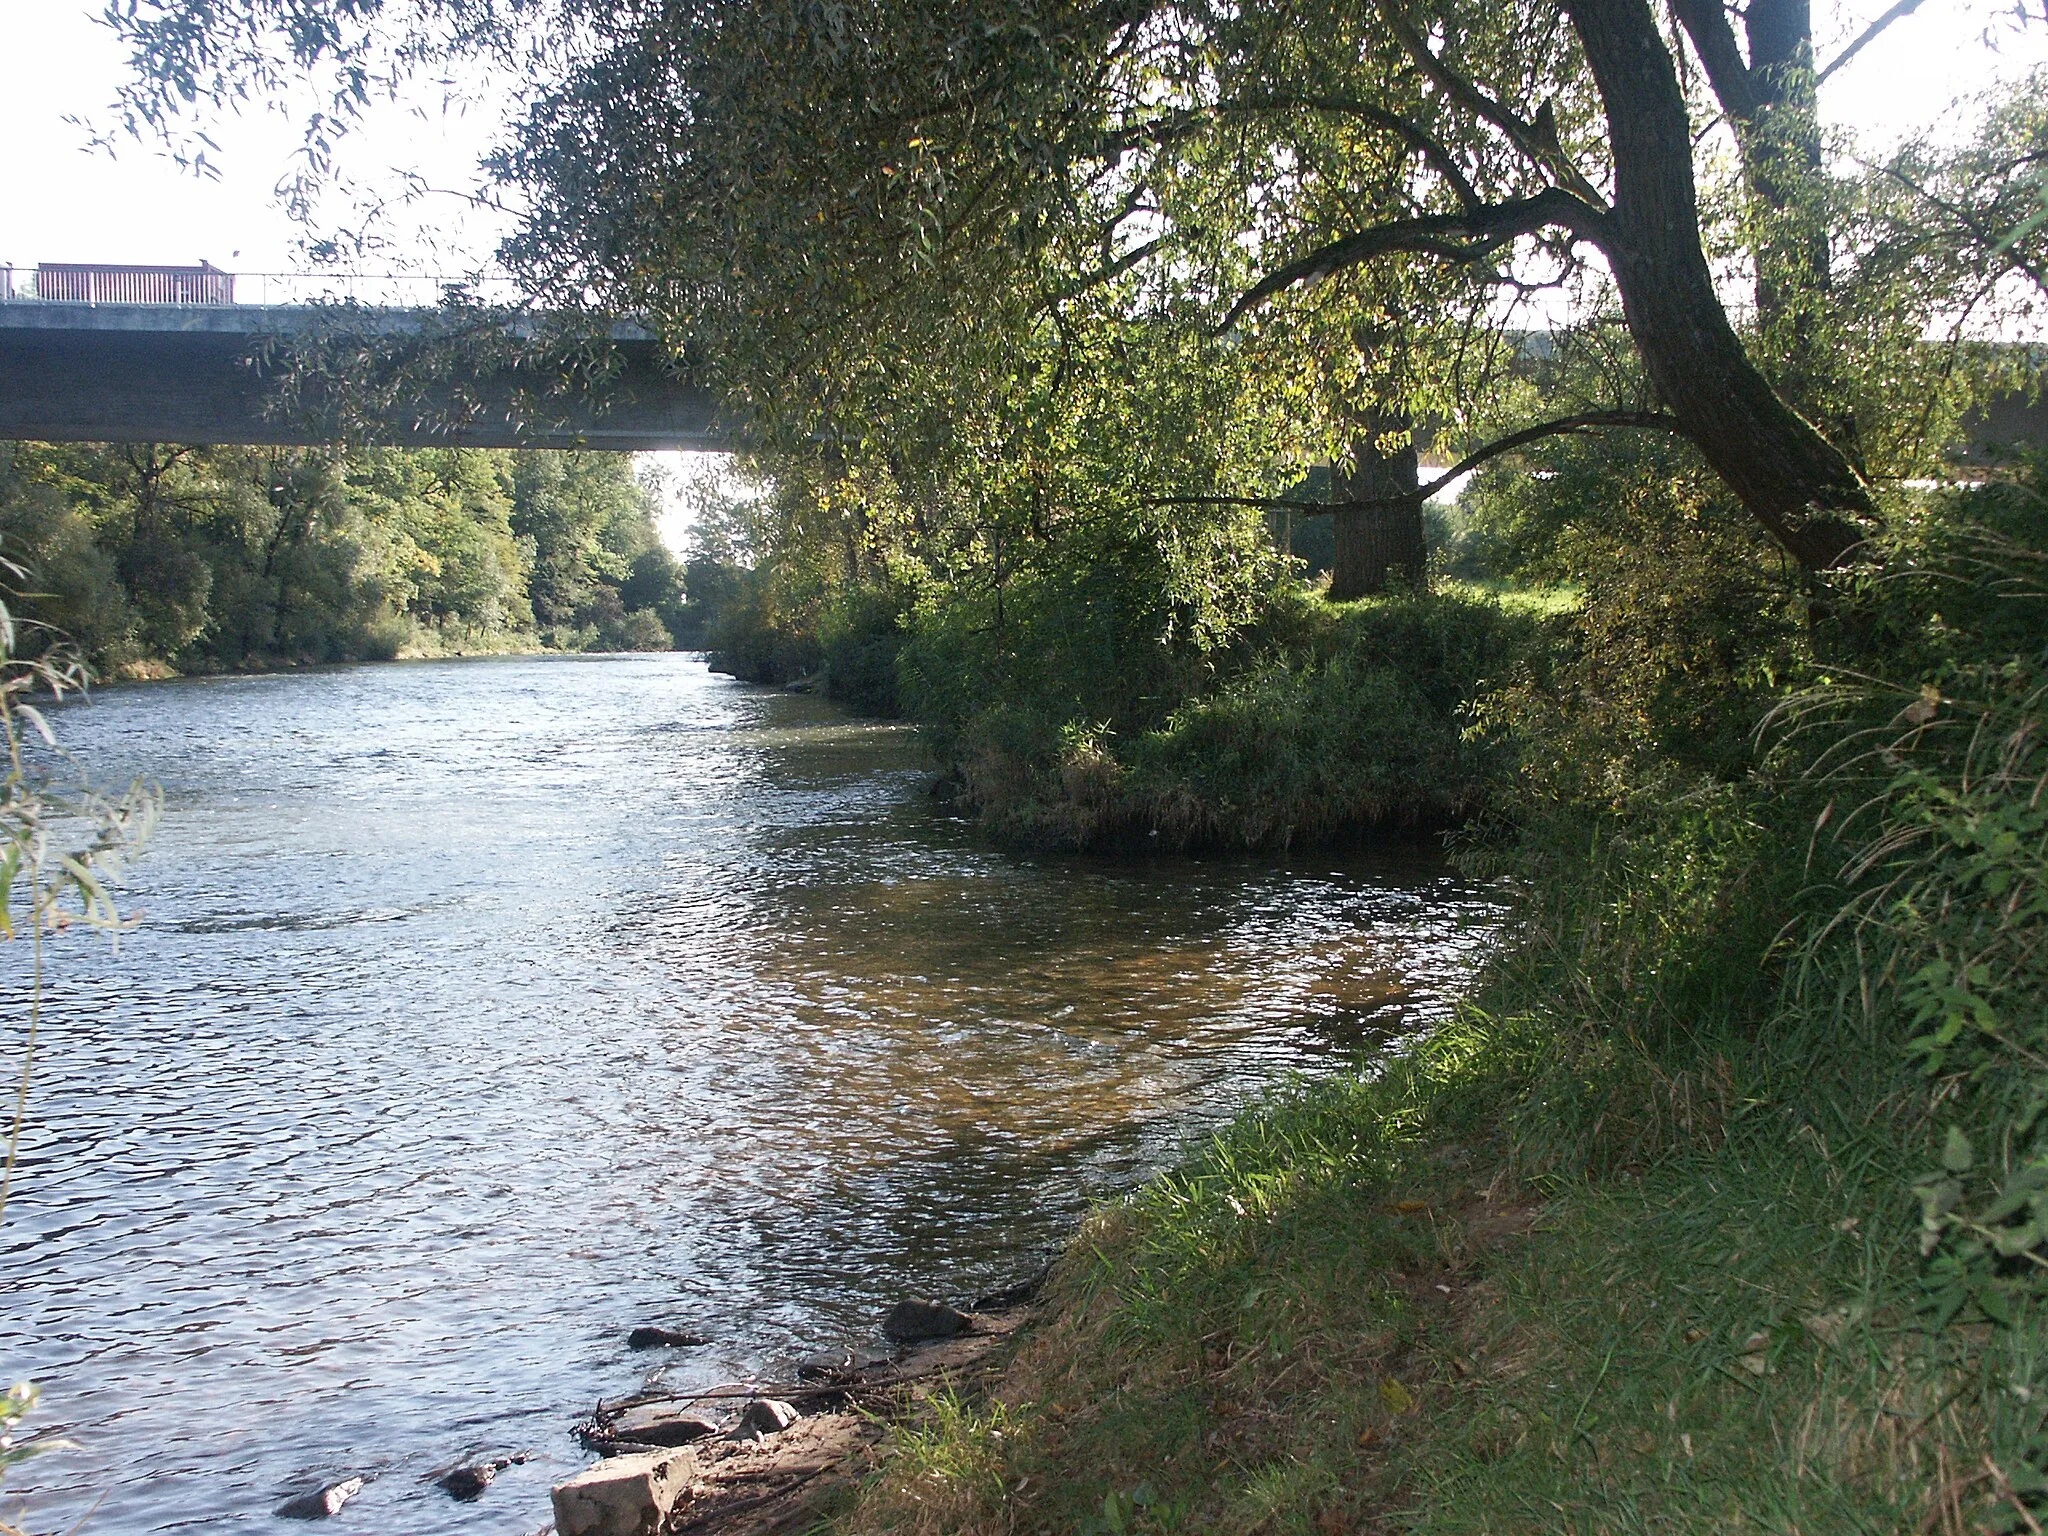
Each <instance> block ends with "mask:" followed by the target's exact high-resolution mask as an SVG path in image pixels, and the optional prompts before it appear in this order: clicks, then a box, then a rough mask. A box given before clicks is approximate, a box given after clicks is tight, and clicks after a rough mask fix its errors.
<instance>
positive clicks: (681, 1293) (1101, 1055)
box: [0, 657, 1497, 1536]
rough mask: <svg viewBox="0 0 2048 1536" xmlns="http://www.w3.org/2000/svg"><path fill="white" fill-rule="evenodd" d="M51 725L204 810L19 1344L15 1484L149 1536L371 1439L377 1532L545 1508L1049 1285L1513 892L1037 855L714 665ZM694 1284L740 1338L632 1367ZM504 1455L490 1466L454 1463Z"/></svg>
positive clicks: (162, 855) (52, 1224)
mask: <svg viewBox="0 0 2048 1536" xmlns="http://www.w3.org/2000/svg"><path fill="white" fill-rule="evenodd" d="M63 727H64V730H65V733H66V735H67V738H68V742H69V744H70V745H71V746H73V748H74V749H75V750H77V751H78V752H79V754H80V755H81V757H82V758H83V760H84V761H85V763H86V764H87V765H88V766H90V767H91V768H92V769H93V770H94V771H95V773H96V774H97V775H99V776H100V777H102V778H107V779H113V778H122V777H125V776H126V775H128V774H129V773H131V772H136V771H143V772H147V773H150V774H152V775H153V776H155V777H157V778H159V779H160V780H162V781H163V783H164V785H165V788H166V791H167V796H168V802H169V808H168V813H167V818H166V826H165V830H164V832H163V834H162V836H161V838H160V841H159V844H158V846H157V848H156V849H155V850H154V851H153V853H152V855H151V856H150V858H149V860H148V861H147V862H146V863H145V864H144V865H143V866H142V868H141V870H140V872H139V876H138V881H137V884H136V887H135V889H134V891H133V893H132V894H133V900H134V902H135V904H136V905H138V906H139V907H141V908H142V909H143V910H144V911H145V913H146V920H145V923H144V925H143V927H142V928H141V929H140V930H138V931H137V932H136V933H135V934H134V935H132V936H131V937H130V938H129V939H128V940H127V941H125V942H124V943H123V945H122V947H121V949H120V951H119V953H118V954H115V955H108V954H105V953H104V952H102V951H100V950H97V949H94V948H91V947H90V946H88V945H82V944H80V945H73V944H67V945H66V946H65V950H64V953H63V954H62V956H61V959H60V964H59V966H58V969H57V974H56V977H55V981H54V988H53V993H52V997H51V1003H50V1023H49V1027H48V1032H47V1034H46V1036H45V1047H44V1052H43V1054H42V1057H41V1065H40V1068H39V1075H38V1079H37V1084H36V1090H35V1098H34V1109H35V1123H34V1126H33V1128H32V1132H31V1135H30V1138H29V1140H28V1143H27V1145H26V1147H25V1150H24V1168H23V1175H22V1179H21V1183H20V1194H19V1198H18V1203H17V1204H16V1205H15V1207H14V1208H13V1209H11V1210H10V1211H9V1212H8V1213H7V1223H6V1226H5V1228H4V1230H0V1247H4V1248H5V1250H6V1260H5V1262H6V1263H7V1266H8V1268H7V1276H8V1285H9V1292H10V1305H9V1307H8V1308H7V1309H6V1311H5V1314H4V1315H0V1368H4V1369H6V1370H7V1371H8V1372H10V1373H12V1374H13V1375H15V1376H30V1377H33V1378H35V1379H37V1380H39V1381H41V1382H43V1383H44V1384H45V1386H46V1391H47V1396H46V1404H47V1406H48V1412H47V1414H46V1422H51V1423H54V1422H58V1421H61V1422H62V1423H63V1425H64V1427H65V1429H66V1431H67V1432H68V1433H69V1434H70V1436H71V1437H72V1438H74V1439H76V1440H78V1441H79V1442H80V1444H81V1446H82V1449H80V1450H78V1451H75V1452H68V1453H63V1454H61V1455H56V1456H51V1457H47V1458H44V1459H43V1460H41V1461H39V1462H36V1463H33V1464H31V1465H30V1466H29V1467H28V1468H26V1469H25V1472H26V1476H20V1475H18V1481H17V1482H16V1483H15V1484H13V1485H11V1486H10V1490H9V1492H10V1494H11V1495H23V1496H26V1497H27V1499H28V1500H29V1504H30V1508H31V1510H32V1511H33V1513H34V1516H35V1518H36V1520H37V1521H38V1522H39V1524H41V1525H45V1526H52V1527H55V1526H61V1525H63V1524H65V1523H67V1522H68V1521H70V1520H72V1519H74V1518H76V1517H77V1516H78V1515H79V1514H81V1513H83V1512H84V1510H85V1509H86V1508H88V1507H89V1506H90V1505H91V1504H92V1503H93V1502H94V1501H95V1500H102V1501H103V1502H101V1503H100V1504H99V1509H98V1512H97V1513H96V1514H95V1515H94V1516H93V1519H92V1523H91V1525H90V1527H89V1529H91V1530H94V1531H99V1532H107V1533H115V1536H122V1533H132V1532H143V1531H157V1530H170V1529H178V1528H182V1527H185V1526H189V1525H195V1524H196V1525H203V1526H205V1527H206V1528H208V1529H212V1528H215V1527H231V1526H246V1527H262V1528H268V1527H269V1526H270V1525H271V1524H272V1517H271V1515H270V1513H269V1512H270V1509H271V1507H272V1505H273V1504H274V1503H275V1501H276V1499H277V1498H278V1497H279V1496H280V1495H281V1494H282V1493H283V1492H285V1491H288V1490H290V1489H292V1488H294V1487H296V1486H300V1485H301V1484H303V1482H304V1481H305V1480H307V1479H308V1478H317V1477H318V1476H320V1475H322V1474H325V1473H330V1472H331V1473H336V1474H339V1473H344V1472H365V1471H368V1472H374V1473H376V1474H377V1479H376V1481H374V1482H373V1483H372V1484H371V1486H370V1487H369V1488H368V1489H367V1490H366V1491H365V1492H364V1493H363V1494H362V1495H361V1496H360V1498H359V1499H358V1500H357V1501H356V1502H354V1503H352V1504H351V1505H350V1506H349V1517H350V1518H351V1519H353V1520H354V1522H355V1523H356V1524H357V1525H358V1526H359V1527H360V1528H363V1529H377V1530H396V1529H404V1530H407V1531H409V1532H418V1533H434V1532H444V1531H446V1532H453V1531H471V1530H476V1531H481V1530H486V1529H488V1530H493V1531H502V1530H505V1529H508V1528H513V1527H520V1528H531V1527H533V1526H536V1525H538V1524H539V1523H540V1522H541V1521H542V1520H544V1519H545V1514H546V1508H545V1504H546V1494H545V1490H546V1486H547V1484H548V1482H549V1481H551V1480H553V1479H555V1478H558V1477H559V1476H560V1475H561V1474H562V1473H563V1472H565V1471H566V1470H567V1469H569V1468H571V1467H573V1466H575V1465H578V1464H580V1460H581V1458H580V1456H579V1454H578V1452H577V1451H576V1448H575V1447H574V1446H573V1444H571V1443H570V1441H569V1440H568V1438H567V1435H566V1432H565V1431H566V1426H567V1424H568V1422H569V1420H570V1419H571V1418H572V1417H573V1416H574V1415H575V1414H576V1413H577V1412H579V1411H580V1410H582V1409H584V1408H586V1407H587V1406H588V1405H589V1403H590V1401H591V1400H592V1399H594V1398H596V1397H598V1396H600V1395H612V1396H616V1395H618V1394H620V1393H622V1392H624V1391H626V1390H629V1389H631V1388H633V1387H635V1386H637V1385H638V1384H639V1383H640V1382H641V1381H642V1380H643V1379H644V1378H645V1376H646V1374H647V1373H648V1371H649V1370H650V1369H654V1370H658V1371H666V1372H667V1379H668V1380H670V1381H673V1382H683V1383H688V1382H696V1381H703V1380H708V1379H710V1378H713V1377H720V1376H726V1375H730V1374H734V1373H738V1372H744V1371H750V1370H766V1369H775V1368H777V1367H778V1366H779V1365H781V1364H782V1363H784V1362H786V1360H787V1358H788V1357H789V1356H790V1355H792V1354H794V1353H797V1352H800V1351H803V1350H805V1349H807V1348H810V1347H813V1346H816V1345H820V1344H824V1343H828V1342H835V1341H840V1340H847V1341H852V1340H857V1339H864V1338H866V1337H868V1336H870V1335H871V1332H872V1329H873V1325H874V1321H875V1319H876V1318H877V1317H878V1316H879V1314H880V1312H881V1311H882V1310H883V1308H884V1307H885V1306H886V1305H887V1303H888V1302H890V1301H891V1300H893V1299H895V1298H896V1297H897V1296H899V1295H901V1294H902V1293H904V1292H905V1291H909V1290H928V1291H932V1292H935V1293H938V1294H941V1295H948V1296H968V1295H972V1294H973V1293H974V1292H976V1291H977V1290H981V1289H986V1288H988V1287H989V1286H991V1285H993V1284H996V1283H999V1282H1001V1281H1004V1280H1007V1279H1009V1278H1011V1277H1013V1276H1014V1275H1015V1274H1016V1273H1017V1272H1018V1271H1019V1270H1021V1269H1023V1268H1025V1267H1028V1266H1029V1265H1030V1264H1031V1263H1032V1262H1034V1260H1035V1258H1036V1256H1037V1255H1039V1254H1041V1253H1042V1252H1043V1251H1044V1250H1046V1249H1047V1248H1049V1247H1051V1246H1052V1245H1054V1244H1056V1243H1057V1242H1058V1241H1059V1239H1060V1237H1061V1236H1062V1234H1063V1233H1064V1232H1065V1231H1067V1230H1068V1229H1069V1228H1070V1226H1071V1224H1072V1222H1073V1221H1074V1220H1076V1219H1077V1218H1078V1217H1079V1215H1080V1214H1081V1213H1082V1212H1083V1211H1085V1210H1086V1208H1087V1207H1088V1206H1089V1205H1090V1204H1092V1203H1094V1202H1096V1201H1098V1200H1100V1199H1102V1198H1104V1197H1105V1196H1108V1195H1112V1194H1114V1193H1116V1192H1118V1191H1120V1190H1123V1189H1126V1188H1128V1187H1130V1186H1131V1185H1132V1184H1133V1183H1135V1182H1136V1181H1137V1180H1139V1179H1141V1178H1143V1177H1144V1176H1145V1175H1146V1173H1148V1172H1149V1171H1151V1170H1153V1169H1155V1168H1157V1167H1158V1166H1159V1165H1160V1164H1161V1162H1162V1161H1164V1160H1165V1159H1167V1158H1168V1157H1170V1156H1171V1155H1172V1153H1173V1150H1174V1148H1175V1147H1176V1146H1178V1145H1180V1144H1181V1142H1182V1141H1183V1139H1184V1138H1186V1137H1188V1136H1190V1135H1195V1134H1199V1133H1200V1132H1201V1130H1202V1129H1203V1128H1204V1127H1206V1126H1211V1125H1214V1124H1215V1123H1217V1122H1218V1121H1219V1120H1220V1119H1221V1118H1222V1117H1224V1116H1226V1115H1227V1114H1229V1113H1230V1112H1231V1110H1232V1109H1233V1108H1234V1107H1236V1106H1238V1105H1240V1104H1242V1103H1243V1102H1244V1101H1245V1100H1246V1099H1247V1098H1249V1097H1250V1096H1252V1095H1254V1094H1255V1093H1257V1092H1258V1091H1259V1089H1260V1088H1261V1087H1262V1085H1266V1084H1269V1083H1272V1082H1274V1081H1276V1080H1278V1079H1280V1078H1282V1077H1283V1076H1285V1075H1287V1074H1289V1073H1295V1072H1304V1071H1311V1072H1312V1071H1317V1070H1324V1069H1327V1068H1328V1067H1330V1066H1331V1065H1333V1064H1341V1063H1343V1062H1346V1061H1349V1060H1353V1059H1355V1058H1357V1057H1358V1056H1360V1055H1361V1054H1367V1053H1370V1052H1373V1051H1375V1050H1380V1049H1384V1048H1385V1047H1386V1045H1387V1044H1388V1043H1389V1042H1392V1041H1397V1040H1398V1039H1399V1038H1400V1037H1402V1036H1404V1035H1406V1034H1409V1033H1412V1032H1414V1031H1417V1030H1420V1029H1424V1028H1426V1027H1427V1026H1428V1024H1429V1021H1430V1020H1431V1019H1432V1018H1435V1017H1438V1016H1440V1015H1441V1014H1442V1012H1443V1011H1444V1009H1445V1008H1446V1007H1447V999H1448V998H1449V997H1450V996H1451V995H1452V994H1453V993H1454V992H1455V990H1456V989H1457V987H1458V986H1459V985H1460V984H1461V982H1462V980H1463V978H1464V977H1465V976H1467V975H1468V974H1469V972H1470V969H1471V967H1472V965H1473V964H1474V963H1475V962H1476V960H1477V958H1478V956H1479V954H1480V952H1481V951H1482V949H1483V947H1484V945H1485V944H1486V942H1487V936H1488V933H1489V929H1490V925H1491V923H1492V922H1493V921H1494V920H1495V918H1496V915H1497V914H1496V909H1495V906H1494V904H1493V903H1492V902H1491V901H1490V899H1489V898H1488V897H1487V896H1486V895H1485V894H1484V893H1483V892H1480V891H1476V890H1474V889H1472V888H1470V887H1469V886H1467V885H1465V884H1463V883H1461V882H1459V881H1458V880H1456V879H1454V878H1452V877H1451V876H1450V875H1449V874H1447V873H1446V872H1445V871H1444V870H1443V869H1442V868H1441V867H1439V866H1437V865H1435V864H1433V863H1431V862H1430V861H1428V860H1425V859H1417V858H1414V857H1402V858H1397V859H1382V860H1374V859H1370V858H1350V857H1347V858H1343V859H1336V860H1332V859H1306V860H1296V861H1293V862H1291V863H1279V862H1272V861H1253V860H1244V861H1220V862H1194V861H1184V860H1156V861H1136V862H1125V863H1116V862H1105V861H1091V860H1083V859H1031V860H1018V859H1009V858H1005V857H1002V856H1000V855H998V854H995V853H993V852H991V851H989V850H988V849H986V848H984V847H981V846H979V845H977V844H976V843H975V842H974V841H973V839H972V837H971V835H970V834H969V832H968V831H967V829H965V828H963V827H962V826H960V825H959V824H958V823H957V822H953V821H949V820H947V819H945V818H943V817H941V816H939V815H936V814H935V813H934V812H933V811H932V809H931V808H930V805H929V802H928V801H927V799H926V797H925V795H924V789H925V787H926V783H927V781H928V773H927V771H926V770H925V768H924V767H923V765H922V764H921V762H920V759H919V756H918V749H917V744H916V741H915V738H914V736H913V734H912V733H911V732H909V731H907V730H906V729H904V728H902V727H900V726H892V725H877V724H867V723H860V722H851V721H847V720H845V719H843V718H842V717H840V716H839V715H837V714H836V713H835V712H834V711H833V710H832V709H831V708H830V707H829V706H827V705H825V704H823V703H821V702H820V701H817V700H815V699H809V698H803V697H798V696H791V695H785V694H779V693H770V692H765V691H761V690H754V689H748V688H743V687H741V686H739V685H736V684H733V683H730V682H728V681H726V680H723V679H718V678H713V677H711V676H710V675H709V674H707V673H706V672H705V670H704V668H703V666H702V664H701V663H700V662H697V661H695V660H692V659H689V658H684V657H614V658H604V659H563V658H518V659H507V660H502V661H488V662H462V663H436V664H419V665H410V666H404V667H382V668H374V667H373V668H356V669H338V670H332V671H322V672H317V673H304V674H295V675H289V676H279V677H268V678H253V679H216V680H209V681H205V682H198V683H181V684H167V685H157V686H153V687H150V688H147V689H135V690H119V691H115V692H111V693H109V694H107V695H105V696H103V697H102V698H100V699H98V700H97V701H95V702H94V703H92V704H91V705H90V706H88V707H86V708H84V709H80V710H75V711H72V712H69V713H68V714H67V715H66V716H65V718H64V721H63ZM0 960H4V961H6V962H7V963H9V964H15V963H16V962H17V960H18V957H17V956H14V955H8V954H4V953H0ZM19 980H20V978H19V971H18V967H17V971H16V972H15V974H14V979H13V981H12V983H11V985H12V986H13V988H14V996H13V997H12V998H11V1001H12V1002H13V1003H14V1005H15V1006H16V1009H17V1012H18V1009H19V1006H20V1003H21V1002H22V998H21V995H20V992H19ZM656 1320H662V1321H684V1322H687V1323H689V1324H690V1325H691V1326H692V1327H694V1328H697V1329H700V1330H702V1331H703V1332H705V1333H707V1334H710V1335H711V1336H712V1337H714V1338H715V1340H716V1341H717V1342H716V1343H715V1344H714V1345H712V1346H710V1347H708V1348H706V1349H703V1350H700V1351H694V1352H686V1353H681V1354H678V1355H676V1356H674V1357H673V1358H671V1359H669V1360H667V1361H665V1362H664V1361H651V1360H650V1359H649V1358H648V1357H646V1356H637V1355H631V1354H629V1353H628V1352H627V1351H626V1349H625V1347H624V1342H623V1340H624V1334H625V1331H626V1329H627V1328H628V1327H630V1326H631V1325H633V1324H635V1323H639V1322H646V1321H656ZM511 1449H532V1450H534V1451H536V1452H538V1453H539V1454H538V1456H537V1457H536V1459H535V1461H533V1462H532V1463H530V1464H528V1465H526V1466H524V1467H519V1468H514V1469H512V1470H511V1471H509V1472H508V1473H506V1474H505V1475H504V1476H503V1477H502V1478H501V1479H500V1481H499V1483H498V1484H497V1485H496V1486H494V1487H493V1489H492V1490H491V1492H490V1494H489V1495H488V1496H487V1497H486V1498H485V1499H484V1500H482V1501H480V1502H479V1503H477V1504H474V1505H461V1504H455V1503H453V1502H451V1501H449V1500H447V1499H446V1498H444V1497H443V1496H441V1495H440V1494H438V1493H436V1492H435V1491H434V1490H433V1489H432V1488H431V1486H430V1485H429V1483H428V1481H427V1478H428V1476H429V1474H431V1473H432V1472H433V1471H435V1470H436V1469H438V1468H440V1467H443V1466H445V1465H446V1464H448V1463H449V1462H451V1461H453V1460H455V1459H457V1458H459V1457H461V1456H464V1455H471V1454H477V1453H484V1452H498V1453H502V1452H504V1451H507V1450H511Z"/></svg>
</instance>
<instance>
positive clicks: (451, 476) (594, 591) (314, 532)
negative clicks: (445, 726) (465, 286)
mask: <svg viewBox="0 0 2048 1536" xmlns="http://www.w3.org/2000/svg"><path fill="white" fill-rule="evenodd" d="M653 510H654V504H653V500H652V495H651V493H650V492H649V491H648V490H647V489H646V488H644V487H642V486H641V485H640V484H639V483H638V482H636V481H635V480H634V478H633V476H632V473H631V470H630V468H629V467H628V462H627V461H626V460H625V459H623V458H619V457H614V456H608V455H600V454H547V453H494V452H484V451H479V450H460V449H432V450H424V451H419V452H410V453H408V452H400V451H396V450H361V451H356V452H353V453H338V452H325V451H305V450H298V449H279V448H248V449H237V448H189V447H177V446H173V447H161V446H154V445H144V446H135V447H98V446H91V445H67V446H60V447H48V446H39V445H34V444H8V445H0V536H4V537H6V538H7V539H8V540H9V541H10V544H9V547H10V548H13V549H15V550H17V551H18V552H19V554H20V556H21V558H22V560H23V562H24V564H25V565H27V566H28V567H29V568H30V569H31V570H32V571H33V573H34V580H33V583H32V585H33V588H34V590H33V591H32V592H30V593H28V594H26V595H25V596H24V597H23V599H22V601H23V603H24V604H25V611H26V612H27V613H28V614H30V615H32V616H33V617H35V618H36V619H38V620H39V621H41V622H42V623H44V624H46V625H48V626H49V629H50V632H52V633H63V634H66V635H68V636H70V637H72V639H73V641H74V642H75V643H76V644H77V645H78V646H79V647H80V648H81V650H82V651H83V653H84V654H85V655H86V656H87V657H89V658H90V659H91V661H92V662H93V664H94V665H95V666H97V667H98V668H100V669H101V670H103V671H111V670H114V669H117V668H119V667H122V666H138V665H144V664H148V663H159V664H168V665H169V666H171V667H174V668H177V669H179V670H199V671H206V670H215V669H219V668H228V667H260V666H272V665H298V664H304V663H309V662H325V661H344V660H352V659H357V658H388V657H391V656H394V655H397V654H399V653H400V652H401V651H414V652H417V651H429V652H431V651H434V650H442V649H493V648H503V647H505V646H508V645H515V644H519V643H527V644H532V643H534V642H535V641H536V640H537V641H538V642H540V643H544V644H547V645H550V646H554V647H557V648H560V649H571V650H582V649H612V650H637V649H666V648H667V647H668V646H669V645H670V644H671V643H672V642H671V639H670V637H669V634H668V630H667V625H666V622H665V620H666V617H667V616H672V615H673V614H675V613H676V612H677V610H678V609H679V607H680V603H679V588H680V580H681V578H680V573H679V572H678V571H677V569H676V567H675V563H674V561H673V560H672V558H670V557H669V555H668V554H667V552H666V550H664V549H663V548H662V547H661V543H660V540H659V538H658V537H657V536H656V534H655V531H654V526H653Z"/></svg>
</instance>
